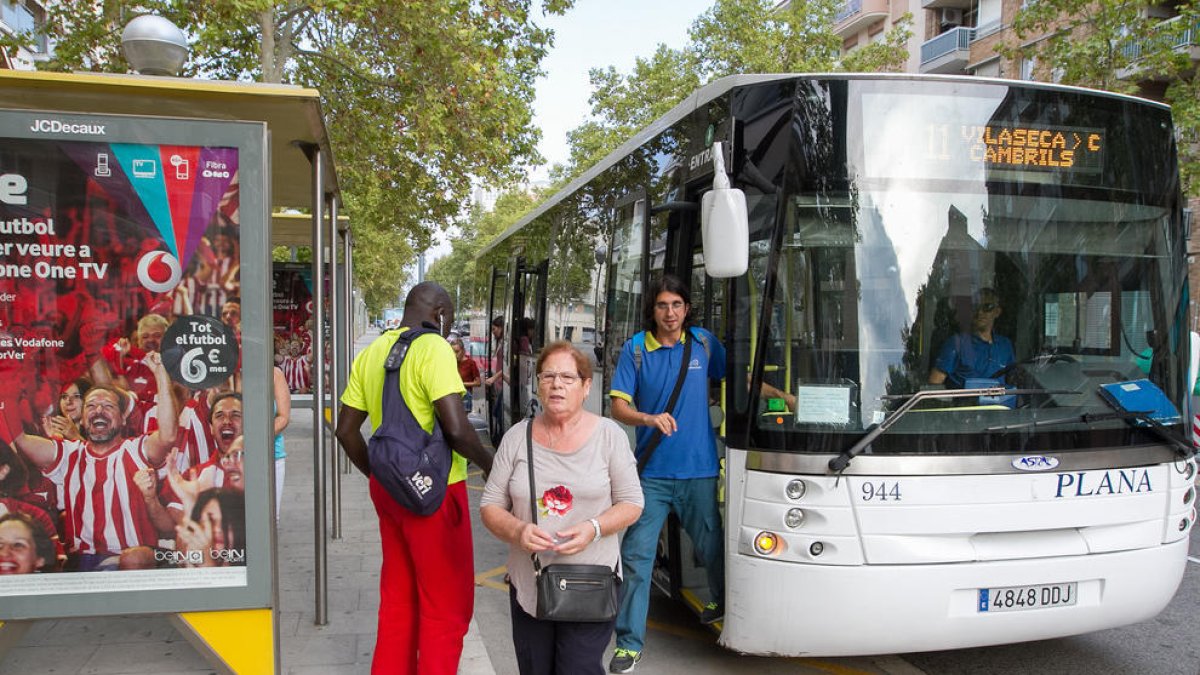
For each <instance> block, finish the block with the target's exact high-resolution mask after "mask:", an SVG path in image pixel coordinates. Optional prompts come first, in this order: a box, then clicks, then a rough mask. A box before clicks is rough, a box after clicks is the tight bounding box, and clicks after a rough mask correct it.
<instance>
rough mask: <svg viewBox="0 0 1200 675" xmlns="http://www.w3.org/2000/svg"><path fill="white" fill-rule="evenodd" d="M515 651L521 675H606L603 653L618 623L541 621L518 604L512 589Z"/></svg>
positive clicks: (510, 588)
mask: <svg viewBox="0 0 1200 675" xmlns="http://www.w3.org/2000/svg"><path fill="white" fill-rule="evenodd" d="M508 599H509V607H510V608H511V610H512V635H513V647H514V648H515V649H516V652H517V667H519V668H520V669H521V675H603V674H604V672H605V671H604V650H605V649H607V648H608V641H609V640H610V639H611V638H612V634H613V627H614V626H615V625H616V621H615V620H614V621H606V622H603V623H601V622H574V621H542V620H540V619H537V618H534V617H532V616H530V615H529V614H527V613H526V612H525V610H524V609H522V608H521V605H520V604H518V603H517V589H516V588H514V587H511V586H510V587H509V591H508Z"/></svg>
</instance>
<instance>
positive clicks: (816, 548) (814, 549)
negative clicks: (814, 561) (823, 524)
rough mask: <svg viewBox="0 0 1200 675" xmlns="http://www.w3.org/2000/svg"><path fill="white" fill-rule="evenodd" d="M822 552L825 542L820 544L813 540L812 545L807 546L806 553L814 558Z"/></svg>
mask: <svg viewBox="0 0 1200 675" xmlns="http://www.w3.org/2000/svg"><path fill="white" fill-rule="evenodd" d="M824 552H825V544H822V543H821V542H819V541H814V542H813V543H812V546H809V547H808V554H809V555H811V556H812V557H814V558H815V557H817V556H819V555H821V554H822V553H824Z"/></svg>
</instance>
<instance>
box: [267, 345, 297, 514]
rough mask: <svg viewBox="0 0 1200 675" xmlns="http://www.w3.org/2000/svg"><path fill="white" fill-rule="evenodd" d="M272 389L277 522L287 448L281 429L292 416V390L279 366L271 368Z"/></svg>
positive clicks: (281, 499)
mask: <svg viewBox="0 0 1200 675" xmlns="http://www.w3.org/2000/svg"><path fill="white" fill-rule="evenodd" d="M271 373H272V377H273V380H272V385H271V386H272V390H273V392H274V397H275V427H274V428H275V522H276V523H278V522H279V509H280V507H281V506H282V505H283V475H284V469H285V465H286V463H287V462H286V461H285V460H286V458H287V449H286V448H285V447H284V443H283V430H284V429H286V428H287V426H288V422H290V421H291V417H292V392H291V390H290V389H288V384H287V379H286V378H285V377H284V376H283V369H282V368H280V367H279V366H274V367H272V368H271Z"/></svg>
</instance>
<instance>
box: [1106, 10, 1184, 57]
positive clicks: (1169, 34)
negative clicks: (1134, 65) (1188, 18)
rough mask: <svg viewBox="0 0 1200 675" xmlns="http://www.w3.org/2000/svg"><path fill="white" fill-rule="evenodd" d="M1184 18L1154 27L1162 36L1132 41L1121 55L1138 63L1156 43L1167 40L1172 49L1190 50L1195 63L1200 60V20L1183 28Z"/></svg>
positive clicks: (1124, 46) (1177, 18) (1123, 48)
mask: <svg viewBox="0 0 1200 675" xmlns="http://www.w3.org/2000/svg"><path fill="white" fill-rule="evenodd" d="M1182 18H1183V17H1178V16H1177V17H1175V18H1173V19H1167V20H1166V21H1163V22H1162V23H1160V24H1158V25H1157V26H1155V27H1154V32H1155V33H1162V34H1161V35H1151V36H1149V37H1146V38H1143V39H1141V40H1130V41H1128V42H1126V43H1125V44H1124V45H1122V46H1121V53H1122V54H1123V55H1125V57H1126V58H1128V59H1130V60H1131V61H1138V60H1140V59H1141V58H1142V56H1143V55H1144V54H1145V53H1146V52H1147V51H1149V50H1150V49H1152V48H1153V47H1155V46H1156V45H1155V44H1154V41H1156V40H1164V39H1165V40H1167V41H1168V44H1169V45H1170V47H1171V48H1172V49H1175V50H1184V49H1186V50H1188V51H1189V52H1190V55H1191V57H1192V60H1193V61H1197V60H1200V20H1196V21H1194V22H1193V23H1192V25H1190V26H1181V25H1180V23H1179V22H1180V20H1181V19H1182Z"/></svg>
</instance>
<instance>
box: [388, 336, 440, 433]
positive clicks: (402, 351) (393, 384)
mask: <svg viewBox="0 0 1200 675" xmlns="http://www.w3.org/2000/svg"><path fill="white" fill-rule="evenodd" d="M436 332H437V331H436V330H431V329H429V328H409V329H408V330H406V331H404V332H403V333H401V334H400V337H399V339H397V340H396V342H395V344H393V345H392V350H391V351H390V352H388V356H387V359H386V360H385V361H384V362H383V370H384V378H383V419H382V420H381V421H380V424H379V427H380V428H383V427H384V426H389V427H390V426H391V425H393V424H395V425H399V424H400V423H401V421H402V420H403V419H404V418H405V417H409V418H412V419H413V420H414V421H415V420H416V417H414V416H413V414H412V411H411V410H409V408H408V403H407V402H406V401H405V400H404V394H403V392H401V391H400V366H401V365H403V364H404V357H406V356H408V348H409V347H411V346H412V343H413V341H415V340H416V339H417V338H419V337H421V336H422V335H425V334H426V333H436ZM435 424H436V420H435Z"/></svg>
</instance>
